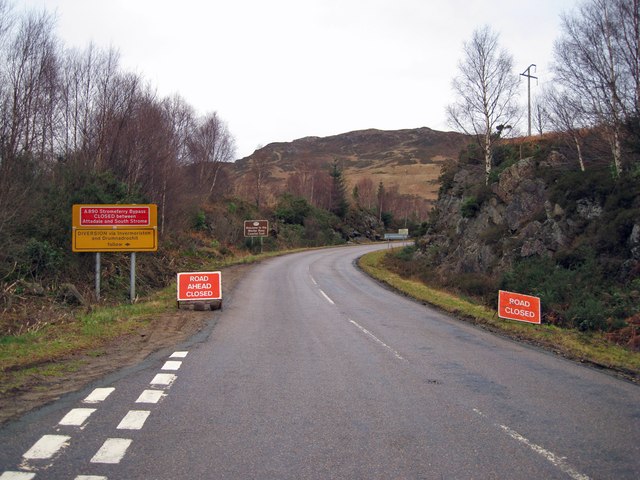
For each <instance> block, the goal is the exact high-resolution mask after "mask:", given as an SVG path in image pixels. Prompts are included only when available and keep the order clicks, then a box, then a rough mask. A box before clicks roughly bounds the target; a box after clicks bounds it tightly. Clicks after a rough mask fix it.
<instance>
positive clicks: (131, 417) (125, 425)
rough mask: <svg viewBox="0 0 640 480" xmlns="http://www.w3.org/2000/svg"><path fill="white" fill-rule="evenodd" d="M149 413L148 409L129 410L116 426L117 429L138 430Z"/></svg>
mask: <svg viewBox="0 0 640 480" xmlns="http://www.w3.org/2000/svg"><path fill="white" fill-rule="evenodd" d="M150 413H151V412H150V411H149V410H129V412H127V414H126V415H125V416H124V418H123V419H122V421H121V422H120V423H119V424H118V426H117V427H116V428H117V429H118V430H140V429H141V428H142V426H143V425H144V422H146V421H147V417H148V416H149V414H150Z"/></svg>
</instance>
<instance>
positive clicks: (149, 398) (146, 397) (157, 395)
mask: <svg viewBox="0 0 640 480" xmlns="http://www.w3.org/2000/svg"><path fill="white" fill-rule="evenodd" d="M162 397H164V391H162V390H145V391H144V392H142V393H141V394H140V396H139V397H138V399H137V400H136V403H158V402H159V401H160V399H161V398H162Z"/></svg>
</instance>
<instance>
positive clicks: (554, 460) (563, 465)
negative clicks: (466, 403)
mask: <svg viewBox="0 0 640 480" xmlns="http://www.w3.org/2000/svg"><path fill="white" fill-rule="evenodd" d="M499 427H500V428H501V429H502V430H503V431H505V432H506V434H507V435H509V436H510V437H511V438H513V439H514V440H517V441H518V442H520V443H522V444H524V445H526V446H527V447H529V448H530V449H531V450H533V451H534V452H536V453H537V454H539V455H542V456H543V457H544V458H546V459H547V460H548V461H549V463H551V464H552V465H554V466H555V467H557V468H559V469H560V470H561V471H562V472H564V473H566V474H567V475H569V476H570V477H571V478H573V480H590V479H589V477H588V476H587V475H584V474H582V473H580V472H578V471H576V470H575V469H574V468H573V467H571V466H570V465H568V464H567V462H565V458H564V457H559V456H558V455H556V454H555V453H553V452H550V451H549V450H547V449H545V448H543V447H541V446H539V445H536V444H535V443H532V442H530V441H529V440H528V439H527V438H525V437H523V436H522V435H520V434H519V433H518V432H516V431H514V430H511V429H510V428H509V427H507V426H505V425H499Z"/></svg>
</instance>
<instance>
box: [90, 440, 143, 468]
mask: <svg viewBox="0 0 640 480" xmlns="http://www.w3.org/2000/svg"><path fill="white" fill-rule="evenodd" d="M132 441H133V440H130V439H128V438H107V440H105V442H104V443H103V444H102V447H100V450H98V452H97V453H96V454H95V455H94V456H93V458H92V459H91V463H120V460H122V458H123V457H124V455H125V453H127V448H129V445H131V442H132Z"/></svg>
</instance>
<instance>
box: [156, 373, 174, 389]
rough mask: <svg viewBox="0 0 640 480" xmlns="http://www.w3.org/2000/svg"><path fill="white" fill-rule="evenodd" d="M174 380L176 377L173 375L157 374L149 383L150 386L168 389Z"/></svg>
mask: <svg viewBox="0 0 640 480" xmlns="http://www.w3.org/2000/svg"><path fill="white" fill-rule="evenodd" d="M176 378H178V377H177V375H174V374H173V373H158V374H157V375H156V376H155V377H153V380H151V382H149V383H151V385H164V386H166V387H168V386H169V385H171V384H172V383H173V382H175V380H176Z"/></svg>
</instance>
